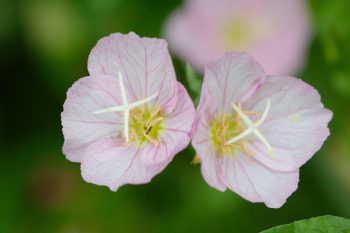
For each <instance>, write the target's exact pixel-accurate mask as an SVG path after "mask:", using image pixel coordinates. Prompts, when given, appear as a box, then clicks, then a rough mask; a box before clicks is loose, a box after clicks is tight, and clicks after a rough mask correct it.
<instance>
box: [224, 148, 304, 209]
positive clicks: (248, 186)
mask: <svg viewBox="0 0 350 233" xmlns="http://www.w3.org/2000/svg"><path fill="white" fill-rule="evenodd" d="M221 159H222V168H221V169H222V179H223V182H224V183H225V185H226V186H227V187H228V188H230V189H231V190H232V191H234V192H235V193H237V194H239V195H240V196H241V197H243V198H245V199H247V200H249V201H251V202H264V203H265V204H266V206H268V207H270V208H279V207H281V206H282V205H283V204H284V203H285V202H286V199H287V198H288V197H289V196H290V195H291V194H292V193H293V192H294V191H295V190H296V189H297V187H298V182H299V170H295V171H291V172H277V171H274V170H271V169H269V168H267V167H265V166H264V165H263V164H261V163H259V162H258V161H256V160H254V159H250V158H248V156H246V155H244V154H241V153H240V154H235V155H231V156H224V157H222V158H221Z"/></svg>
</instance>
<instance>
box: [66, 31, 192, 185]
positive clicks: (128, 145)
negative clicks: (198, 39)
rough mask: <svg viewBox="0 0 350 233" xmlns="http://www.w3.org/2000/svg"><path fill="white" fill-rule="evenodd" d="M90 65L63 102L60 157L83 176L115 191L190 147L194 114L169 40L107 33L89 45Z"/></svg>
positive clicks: (148, 176)
mask: <svg viewBox="0 0 350 233" xmlns="http://www.w3.org/2000/svg"><path fill="white" fill-rule="evenodd" d="M88 70H89V73H90V76H89V77H85V78H81V79H79V80H78V81H77V82H75V83H74V84H73V86H72V87H71V88H70V89H69V91H68V93H67V99H66V101H65V103H64V110H63V112H62V115H61V117H62V125H63V135H64V139H65V142H64V146H63V152H64V154H65V155H66V157H67V159H69V160H71V161H73V162H80V163H81V170H82V176H83V178H84V179H85V180H86V181H88V182H91V183H94V184H98V185H106V186H108V187H109V188H110V189H111V190H113V191H116V190H117V189H118V188H119V187H120V186H121V185H123V184H128V183H130V184H140V183H147V182H149V181H150V180H151V179H152V178H153V176H155V175H156V174H158V173H159V172H161V171H162V170H163V169H164V168H165V167H166V166H167V165H168V163H169V162H170V161H171V160H172V159H173V157H174V156H175V154H176V153H178V152H179V151H181V150H182V149H184V148H185V147H186V146H187V145H188V144H189V142H190V132H191V130H192V123H193V121H194V115H195V110H194V106H193V103H192V101H191V99H190V98H189V96H188V94H187V92H186V90H185V89H184V87H183V86H182V85H181V84H180V83H179V82H177V81H176V76H175V72H174V69H173V65H172V61H171V58H170V56H169V52H168V49H167V44H166V42H165V41H164V40H161V39H151V38H140V37H138V36H137V35H136V34H134V33H129V34H128V35H123V34H119V33H115V34H112V35H110V36H107V37H105V38H102V39H101V40H100V41H99V42H98V43H97V45H96V46H95V47H94V48H93V50H92V51H91V54H90V56H89V62H88Z"/></svg>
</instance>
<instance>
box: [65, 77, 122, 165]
mask: <svg viewBox="0 0 350 233" xmlns="http://www.w3.org/2000/svg"><path fill="white" fill-rule="evenodd" d="M116 90H119V89H118V80H117V79H114V78H113V77H110V76H106V75H99V76H98V77H95V76H94V77H85V78H81V79H80V80H78V81H77V82H75V83H74V84H73V86H72V87H71V88H70V89H69V91H68V93H67V99H66V101H65V103H64V106H63V112H62V114H61V119H62V126H63V135H64V139H65V144H64V148H63V151H64V153H65V155H66V156H67V158H68V159H69V160H71V161H74V162H80V161H81V158H82V156H83V152H84V150H85V149H86V147H87V146H88V145H89V143H91V142H94V141H95V140H100V139H103V138H109V137H111V136H113V135H114V136H115V135H116V133H117V132H119V131H120V130H121V129H122V118H121V117H122V116H121V115H120V114H119V113H108V114H102V115H96V114H93V112H94V111H96V110H99V109H102V108H106V107H109V106H113V105H120V104H121V99H120V96H118V92H117V91H116Z"/></svg>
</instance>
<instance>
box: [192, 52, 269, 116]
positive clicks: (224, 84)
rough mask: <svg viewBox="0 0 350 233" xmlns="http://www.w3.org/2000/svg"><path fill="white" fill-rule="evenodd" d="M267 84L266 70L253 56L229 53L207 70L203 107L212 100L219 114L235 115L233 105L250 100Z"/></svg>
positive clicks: (201, 102) (203, 89)
mask: <svg viewBox="0 0 350 233" xmlns="http://www.w3.org/2000/svg"><path fill="white" fill-rule="evenodd" d="M264 81H265V73H264V70H263V69H262V68H261V66H260V65H259V64H258V63H257V62H256V61H255V60H254V59H253V58H252V57H251V56H249V55H247V54H244V53H234V52H229V53H226V55H225V56H224V57H223V58H222V59H220V60H218V61H216V62H213V63H211V64H209V65H208V66H207V68H206V69H205V75H204V82H203V86H202V93H201V101H200V103H199V108H200V106H201V105H202V104H203V102H205V101H207V100H206V99H211V103H212V106H211V108H212V109H214V110H215V112H216V113H218V114H221V113H224V112H225V113H228V112H232V106H231V104H232V103H239V102H242V101H244V100H246V99H248V98H249V97H250V96H251V95H252V94H253V93H254V92H255V90H256V89H257V88H258V87H259V86H260V85H261V84H262V83H264Z"/></svg>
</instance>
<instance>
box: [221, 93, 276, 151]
mask: <svg viewBox="0 0 350 233" xmlns="http://www.w3.org/2000/svg"><path fill="white" fill-rule="evenodd" d="M270 106H271V103H270V99H267V103H266V108H265V110H264V112H263V114H262V116H261V118H260V119H259V120H257V121H256V122H255V123H253V122H252V121H251V120H250V118H249V117H248V116H247V115H246V114H245V113H244V112H243V111H242V109H241V107H240V105H239V106H237V105H235V104H232V107H233V109H234V110H235V111H236V112H237V114H238V115H239V117H240V118H241V119H242V120H243V122H244V123H245V124H246V125H247V126H248V128H247V129H246V130H245V131H243V132H242V133H240V134H239V135H237V136H235V137H233V138H231V139H230V140H228V141H227V142H226V143H225V144H226V145H228V144H232V143H235V142H237V141H239V140H241V139H243V138H245V137H247V136H249V135H250V134H254V135H255V136H256V137H257V138H258V139H259V140H260V141H261V142H262V143H263V144H264V145H265V146H266V147H267V149H268V150H269V154H270V155H272V153H273V152H272V147H271V146H270V144H269V142H268V141H267V140H266V138H265V137H264V135H262V133H261V132H260V131H259V129H258V127H259V126H261V125H262V123H264V121H265V120H266V117H267V114H268V112H269V110H270Z"/></svg>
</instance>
